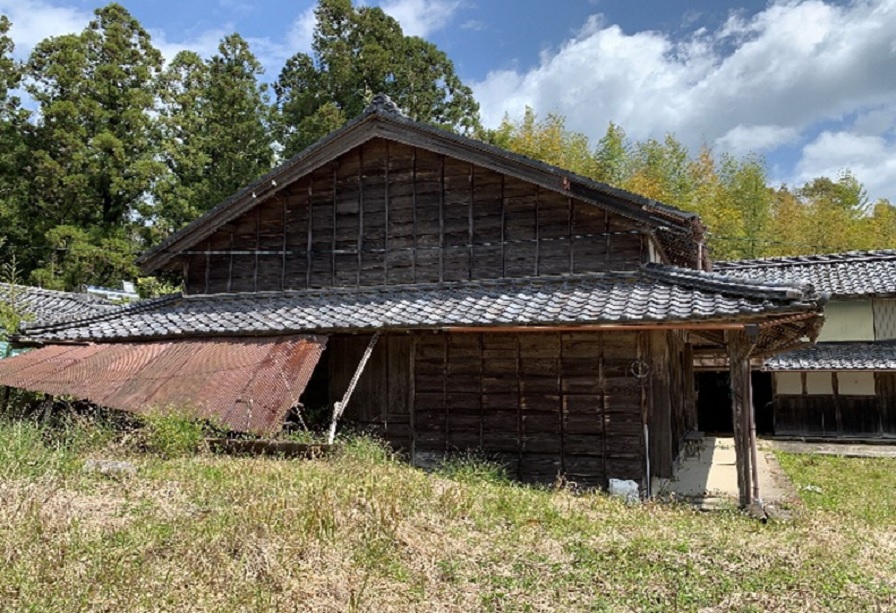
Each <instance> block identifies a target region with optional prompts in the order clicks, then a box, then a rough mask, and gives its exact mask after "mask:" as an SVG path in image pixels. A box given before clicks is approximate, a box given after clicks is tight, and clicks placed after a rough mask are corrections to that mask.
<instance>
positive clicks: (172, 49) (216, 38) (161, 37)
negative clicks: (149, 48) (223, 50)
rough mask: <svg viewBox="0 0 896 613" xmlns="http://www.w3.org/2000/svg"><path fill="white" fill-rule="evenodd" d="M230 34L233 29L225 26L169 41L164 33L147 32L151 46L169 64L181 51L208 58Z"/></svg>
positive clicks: (153, 30)
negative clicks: (179, 39) (192, 52)
mask: <svg viewBox="0 0 896 613" xmlns="http://www.w3.org/2000/svg"><path fill="white" fill-rule="evenodd" d="M231 32H233V29H232V28H229V27H226V26H225V27H223V28H216V29H214V30H205V31H204V32H199V33H198V34H196V35H194V36H191V37H190V38H187V39H184V40H181V41H170V40H168V37H167V35H166V34H165V32H164V31H162V30H157V29H154V28H153V29H150V30H149V34H150V36H152V44H153V45H154V46H155V47H156V48H157V49H158V50H159V51H161V52H162V56H163V57H164V58H165V61H166V62H170V61H171V60H172V59H174V56H175V55H177V54H178V53H179V52H181V51H195V52H196V53H197V54H199V56H200V57H204V58H209V57H211V56H213V55H214V54H215V53H217V51H218V44H219V43H220V42H221V39H222V38H224V37H225V36H227V35H228V34H230V33H231Z"/></svg>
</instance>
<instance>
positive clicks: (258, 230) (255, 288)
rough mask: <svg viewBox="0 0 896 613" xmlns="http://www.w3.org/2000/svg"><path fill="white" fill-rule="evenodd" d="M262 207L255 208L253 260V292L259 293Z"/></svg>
mask: <svg viewBox="0 0 896 613" xmlns="http://www.w3.org/2000/svg"><path fill="white" fill-rule="evenodd" d="M260 235H261V207H260V206H257V207H255V256H254V257H253V258H252V291H253V292H257V291H258V250H259V249H261V236H260Z"/></svg>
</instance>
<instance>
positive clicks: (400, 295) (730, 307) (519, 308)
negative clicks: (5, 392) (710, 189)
mask: <svg viewBox="0 0 896 613" xmlns="http://www.w3.org/2000/svg"><path fill="white" fill-rule="evenodd" d="M817 309H818V296H817V295H816V293H815V292H814V290H813V289H812V287H811V286H808V285H803V286H798V285H793V284H779V283H755V282H749V281H741V280H732V279H729V278H726V277H723V276H720V275H716V274H712V273H706V272H699V271H694V270H688V269H681V268H675V267H671V266H662V265H655V264H649V265H646V266H645V267H643V268H642V269H640V270H639V271H635V272H628V273H605V274H588V275H571V276H557V277H538V278H529V279H519V280H502V281H489V282H469V283H454V284H441V285H417V286H398V287H388V288H373V289H367V288H351V289H330V290H312V291H301V292H273V293H270V292H269V293H258V294H215V295H200V296H181V295H179V294H176V295H172V296H169V297H164V298H159V299H154V300H148V301H143V302H138V303H135V304H132V305H130V306H127V307H124V308H122V309H121V310H119V311H117V312H115V313H111V314H106V315H99V316H96V317H90V318H86V319H83V320H81V321H78V322H71V323H65V324H59V325H48V326H40V325H28V326H25V327H24V328H23V334H22V335H23V336H24V337H26V338H29V339H35V340H48V341H52V340H74V341H77V340H109V339H119V340H124V339H151V338H172V337H179V336H181V337H182V336H200V335H236V334H241V335H245V334H282V333H287V332H327V331H339V330H358V329H379V328H384V329H388V328H391V329H420V328H439V327H446V326H477V325H484V326H496V325H497V326H500V325H557V324H583V323H589V324H590V323H649V322H684V321H693V320H710V321H712V320H720V319H722V320H724V319H729V320H730V319H731V318H734V317H749V316H755V315H762V314H765V313H769V312H772V313H774V312H778V313H800V312H809V311H814V310H817Z"/></svg>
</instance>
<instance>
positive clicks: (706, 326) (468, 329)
mask: <svg viewBox="0 0 896 613" xmlns="http://www.w3.org/2000/svg"><path fill="white" fill-rule="evenodd" d="M754 325H756V324H755V323H694V324H675V323H669V324H636V323H632V324H578V325H558V326H443V327H441V328H440V329H441V330H442V331H443V332H455V333H459V334H466V333H474V334H475V333H477V332H589V331H593V332H597V331H601V330H604V331H606V330H610V331H612V330H631V331H637V330H745V329H746V328H748V327H749V326H754Z"/></svg>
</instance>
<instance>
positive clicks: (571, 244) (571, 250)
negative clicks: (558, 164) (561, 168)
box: [566, 196, 576, 274]
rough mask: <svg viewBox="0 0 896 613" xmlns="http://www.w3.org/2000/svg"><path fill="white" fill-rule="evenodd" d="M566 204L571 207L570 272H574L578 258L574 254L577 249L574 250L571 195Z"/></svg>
mask: <svg viewBox="0 0 896 613" xmlns="http://www.w3.org/2000/svg"><path fill="white" fill-rule="evenodd" d="M566 206H567V208H568V209H569V212H568V215H569V217H568V219H567V223H568V224H569V272H570V274H572V273H573V272H575V270H576V268H575V266H576V259H575V255H574V252H575V250H574V246H575V241H574V240H573V239H574V238H575V231H574V229H573V218H572V214H573V209H572V198H570V197H568V196H567V198H566Z"/></svg>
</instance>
